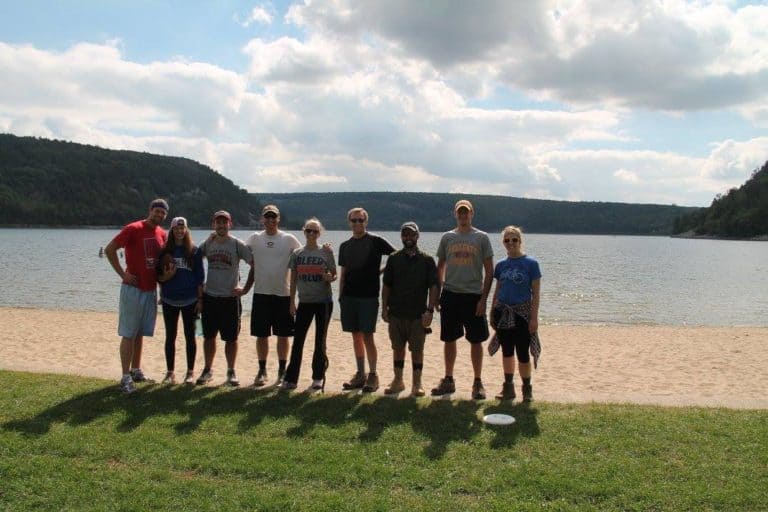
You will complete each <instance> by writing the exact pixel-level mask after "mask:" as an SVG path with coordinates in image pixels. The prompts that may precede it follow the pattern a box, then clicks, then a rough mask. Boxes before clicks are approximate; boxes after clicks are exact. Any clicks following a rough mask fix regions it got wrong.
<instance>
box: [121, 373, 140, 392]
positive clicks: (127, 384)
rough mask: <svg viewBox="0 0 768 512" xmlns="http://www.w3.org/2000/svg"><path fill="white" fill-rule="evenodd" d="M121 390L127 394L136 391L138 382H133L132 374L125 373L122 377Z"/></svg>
mask: <svg viewBox="0 0 768 512" xmlns="http://www.w3.org/2000/svg"><path fill="white" fill-rule="evenodd" d="M120 391H121V392H122V393H124V394H126V395H130V394H131V393H133V392H134V391H136V384H134V383H133V379H132V378H131V376H130V375H125V376H124V377H123V378H122V379H120Z"/></svg>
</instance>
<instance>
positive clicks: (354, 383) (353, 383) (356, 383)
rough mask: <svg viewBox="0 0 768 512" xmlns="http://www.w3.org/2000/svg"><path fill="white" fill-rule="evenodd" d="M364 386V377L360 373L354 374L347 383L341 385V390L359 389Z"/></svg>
mask: <svg viewBox="0 0 768 512" xmlns="http://www.w3.org/2000/svg"><path fill="white" fill-rule="evenodd" d="M363 386H365V375H364V374H362V373H355V374H354V375H352V378H351V379H349V381H347V382H345V383H344V384H342V386H341V387H342V388H344V389H345V390H350V389H360V388H362V387H363Z"/></svg>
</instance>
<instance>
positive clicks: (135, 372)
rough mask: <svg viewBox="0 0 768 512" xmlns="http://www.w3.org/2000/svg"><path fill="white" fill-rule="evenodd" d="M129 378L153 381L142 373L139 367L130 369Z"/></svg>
mask: <svg viewBox="0 0 768 512" xmlns="http://www.w3.org/2000/svg"><path fill="white" fill-rule="evenodd" d="M131 378H132V379H133V382H153V380H152V379H150V378H149V377H147V376H146V375H144V372H143V371H141V368H133V369H132V370H131Z"/></svg>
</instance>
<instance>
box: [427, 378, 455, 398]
mask: <svg viewBox="0 0 768 512" xmlns="http://www.w3.org/2000/svg"><path fill="white" fill-rule="evenodd" d="M455 392H456V381H455V380H453V379H448V378H442V379H440V384H438V385H437V387H436V388H432V396H441V395H447V394H450V393H455Z"/></svg>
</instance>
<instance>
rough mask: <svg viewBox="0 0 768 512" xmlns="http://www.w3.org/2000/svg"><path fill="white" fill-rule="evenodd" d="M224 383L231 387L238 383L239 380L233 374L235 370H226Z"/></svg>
mask: <svg viewBox="0 0 768 512" xmlns="http://www.w3.org/2000/svg"><path fill="white" fill-rule="evenodd" d="M224 384H225V385H227V386H231V387H233V388H236V387H237V386H239V385H240V380H239V379H238V378H237V375H235V370H227V380H226V381H224Z"/></svg>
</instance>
